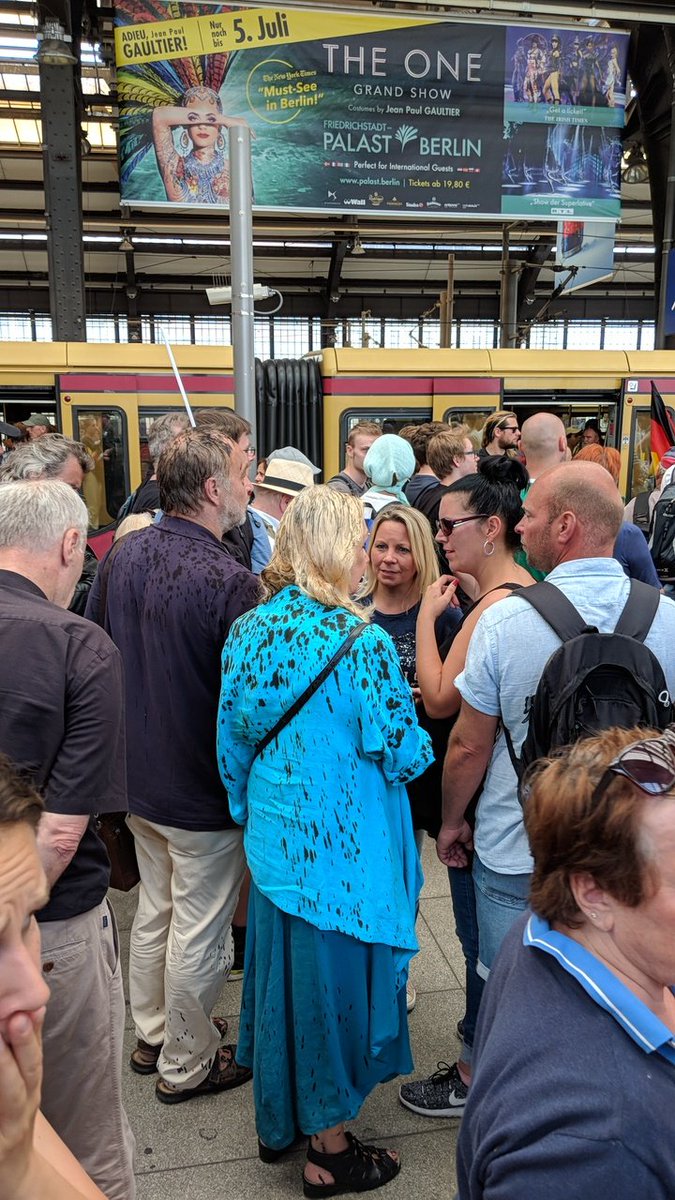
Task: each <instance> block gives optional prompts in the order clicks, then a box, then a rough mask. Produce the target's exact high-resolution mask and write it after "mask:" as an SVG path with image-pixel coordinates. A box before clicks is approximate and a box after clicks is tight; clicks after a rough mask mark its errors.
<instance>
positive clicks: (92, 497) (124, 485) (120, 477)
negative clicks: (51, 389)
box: [73, 408, 129, 529]
mask: <svg viewBox="0 0 675 1200" xmlns="http://www.w3.org/2000/svg"><path fill="white" fill-rule="evenodd" d="M73 430H74V435H75V437H76V438H78V440H79V441H81V442H82V444H83V445H84V446H85V447H86V449H87V451H88V453H89V454H90V455H91V457H92V459H93V460H94V469H93V471H89V472H88V473H87V474H86V475H85V477H84V483H83V485H82V494H83V496H84V502H85V504H86V506H87V508H88V510H89V523H90V526H91V528H92V529H103V528H105V526H106V525H111V524H112V522H113V521H114V520H115V518H116V516H117V514H118V512H119V510H120V508H121V506H122V504H123V502H124V499H125V497H126V495H127V492H128V490H129V476H128V468H127V461H128V441H127V428H126V418H125V415H124V413H123V412H122V410H121V409H119V408H75V409H74V410H73Z"/></svg>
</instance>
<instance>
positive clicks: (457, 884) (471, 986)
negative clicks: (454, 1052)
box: [448, 867, 485, 1063]
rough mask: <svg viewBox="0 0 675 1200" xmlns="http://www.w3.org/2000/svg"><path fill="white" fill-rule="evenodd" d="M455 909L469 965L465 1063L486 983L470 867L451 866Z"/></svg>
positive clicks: (467, 967)
mask: <svg viewBox="0 0 675 1200" xmlns="http://www.w3.org/2000/svg"><path fill="white" fill-rule="evenodd" d="M448 877H449V879H450V893H451V895H452V908H453V912H454V914H455V933H456V934H457V937H458V938H459V941H460V944H461V947H462V952H463V954H464V962H465V966H466V971H465V979H466V984H465V987H466V1011H465V1013H464V1017H463V1024H464V1039H463V1045H462V1052H461V1055H460V1057H461V1059H462V1062H466V1063H470V1062H471V1054H472V1049H473V1039H474V1034H475V1032H476V1021H477V1020H478V1009H479V1008H480V1001H481V996H482V995H483V988H484V987H485V983H484V981H483V979H481V977H480V975H479V974H478V972H477V970H476V965H477V962H478V919H477V917H476V892H475V888H474V884H473V877H472V875H471V867H448Z"/></svg>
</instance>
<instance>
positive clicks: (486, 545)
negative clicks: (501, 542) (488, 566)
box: [483, 538, 495, 558]
mask: <svg viewBox="0 0 675 1200" xmlns="http://www.w3.org/2000/svg"><path fill="white" fill-rule="evenodd" d="M494 552H495V544H494V542H490V541H488V539H487V538H486V539H485V541H484V542H483V554H484V555H485V557H486V558H491V557H492V555H493V554H494Z"/></svg>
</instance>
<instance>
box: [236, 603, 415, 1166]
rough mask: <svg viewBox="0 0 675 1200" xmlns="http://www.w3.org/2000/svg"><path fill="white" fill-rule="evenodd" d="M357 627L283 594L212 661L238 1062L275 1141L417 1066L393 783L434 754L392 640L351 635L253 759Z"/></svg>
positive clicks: (410, 892)
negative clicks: (234, 893)
mask: <svg viewBox="0 0 675 1200" xmlns="http://www.w3.org/2000/svg"><path fill="white" fill-rule="evenodd" d="M357 623H358V621H357V618H356V617H354V616H353V615H352V614H351V613H348V612H346V611H344V610H341V609H327V608H325V607H324V606H322V605H321V604H319V603H318V602H316V601H315V600H312V599H310V598H309V597H307V596H306V595H304V593H302V592H301V591H300V589H299V588H297V587H287V588H284V589H283V591H281V592H280V593H279V594H278V595H277V596H275V597H273V599H272V600H271V601H269V602H268V603H266V604H263V605H261V606H260V607H259V608H257V609H255V610H254V611H253V612H251V613H248V614H246V615H245V616H244V617H242V618H241V619H240V620H238V621H237V622H236V624H235V625H234V627H233V629H232V632H231V634H230V636H229V638H228V640H227V642H226V644H225V649H224V652H223V687H222V694H221V702H220V714H219V722H218V754H219V762H220V770H221V776H222V779H223V782H224V784H225V786H226V787H227V789H228V792H229V797H230V808H231V812H232V815H233V817H234V819H235V820H236V821H239V822H240V823H241V824H245V826H246V832H245V838H244V844H245V847H246V854H247V857H248V862H249V866H250V868H251V874H252V877H253V886H252V889H251V904H250V911H249V924H248V936H247V952H246V966H245V974H244V989H243V997H242V1011H241V1023H240V1034H239V1045H238V1048H237V1059H238V1061H240V1062H242V1063H244V1064H248V1065H250V1066H252V1067H253V1071H254V1095H255V1105H256V1123H257V1127H258V1133H259V1135H260V1137H261V1138H262V1140H263V1141H264V1142H265V1143H266V1144H267V1145H269V1146H272V1147H281V1146H284V1145H286V1144H288V1143H289V1142H290V1141H292V1140H293V1138H294V1137H295V1135H296V1133H297V1131H298V1130H300V1131H302V1132H303V1133H314V1132H317V1131H319V1130H322V1129H325V1128H328V1127H330V1126H332V1125H335V1124H338V1123H339V1122H340V1121H346V1120H349V1119H351V1118H353V1117H354V1116H355V1115H356V1114H357V1113H358V1111H359V1109H360V1108H361V1105H362V1104H363V1101H364V1099H365V1097H366V1096H367V1095H368V1094H369V1092H370V1091H372V1089H373V1088H374V1087H375V1086H376V1085H377V1084H378V1083H381V1082H383V1081H384V1080H386V1079H390V1078H392V1077H393V1076H394V1075H397V1074H402V1073H407V1072H409V1071H410V1070H412V1060H411V1055H410V1044H409V1040H408V1028H407V1016H406V1011H405V981H406V977H407V968H408V963H409V960H410V958H411V956H412V955H413V954H414V953H415V952H416V951H417V940H416V937H415V908H416V903H417V897H418V894H419V889H420V885H421V871H420V866H419V858H418V855H417V851H416V849H415V842H414V838H413V832H412V823H411V819H410V806H409V804H408V799H407V796H406V791H405V786H404V785H405V783H406V782H407V781H408V780H410V779H413V778H414V777H415V776H417V775H418V774H421V773H422V771H424V769H425V768H426V767H427V766H428V764H429V763H430V761H431V758H432V754H431V748H430V742H429V738H428V736H427V734H426V733H424V732H423V731H422V730H421V729H420V728H419V726H418V724H417V719H416V716H415V711H414V706H413V703H412V699H411V695H410V688H409V686H408V684H407V683H406V681H405V679H404V677H403V674H402V672H401V668H400V665H399V662H398V658H397V655H396V652H395V650H394V647H393V644H392V642H391V639H390V638H389V637H388V636H387V634H385V633H383V632H382V630H380V629H379V628H378V627H377V626H371V627H369V628H368V629H367V630H366V631H365V632H364V633H362V634H361V636H360V637H359V638H358V639H357V641H356V642H355V644H354V645H353V646H352V648H351V650H350V651H349V652H348V654H347V655H346V656H345V657H344V658H343V659H342V660H341V661H340V663H339V664H338V666H337V668H336V670H335V671H334V672H333V674H332V675H331V676H330V677H329V678H328V679H327V680H326V682H325V683H324V684H323V686H322V687H321V688H320V689H319V690H318V691H317V692H316V693H315V695H314V696H313V697H312V698H311V700H310V701H309V702H308V704H307V705H306V706H305V707H304V708H303V709H302V711H301V712H300V713H299V714H298V715H297V716H296V717H295V718H294V719H293V721H291V722H290V723H289V725H287V726H286V728H285V729H284V730H283V731H282V732H281V734H280V735H279V737H278V738H277V739H275V740H274V741H273V742H272V743H271V744H270V745H269V746H268V747H267V749H266V750H265V751H263V753H262V755H260V756H259V757H258V758H256V759H255V761H254V750H255V746H256V744H257V743H258V742H259V741H260V739H261V738H262V737H263V736H264V735H265V734H266V733H267V732H268V730H270V729H271V728H272V726H273V725H274V724H275V723H276V721H277V720H278V718H279V717H280V716H281V714H282V713H283V712H285V711H286V710H287V709H288V708H289V707H290V705H291V704H292V703H293V701H294V700H295V699H296V698H297V697H298V696H300V695H301V693H302V692H303V691H304V690H305V688H306V687H307V685H308V684H309V683H310V682H311V680H312V679H314V678H315V677H316V675H317V674H318V672H319V671H320V670H321V667H322V666H323V665H324V664H325V663H326V662H327V661H328V659H329V658H330V657H331V656H332V654H333V653H334V651H335V650H336V649H337V647H338V646H339V645H340V643H341V642H342V641H344V639H345V637H346V636H347V634H348V633H349V632H350V630H351V629H352V628H353V626H354V625H356V624H357Z"/></svg>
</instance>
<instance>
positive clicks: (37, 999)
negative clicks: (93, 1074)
mask: <svg viewBox="0 0 675 1200" xmlns="http://www.w3.org/2000/svg"><path fill="white" fill-rule="evenodd" d="M46 901H47V881H46V879H45V873H44V871H43V869H42V865H41V863H40V859H39V857H38V852H37V845H36V842H35V834H34V833H33V830H32V828H31V827H30V825H28V824H27V823H26V822H24V821H19V822H17V823H16V824H13V825H3V826H1V827H0V1037H3V1038H4V1037H6V1032H7V1026H8V1023H9V1021H10V1019H11V1018H12V1017H13V1016H15V1015H16V1013H27V1014H28V1015H29V1016H30V1017H31V1019H32V1020H33V1021H34V1023H35V1024H36V1026H37V1025H39V1024H40V1023H41V1022H42V1020H43V1018H44V1013H45V1006H46V1004H47V1000H48V999H49V988H48V987H47V984H46V983H45V980H44V977H43V974H42V967H41V963H40V931H39V929H38V925H37V922H36V920H35V917H34V916H33V913H34V912H36V911H37V910H38V909H40V908H42V907H43V906H44V904H45V903H46Z"/></svg>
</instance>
